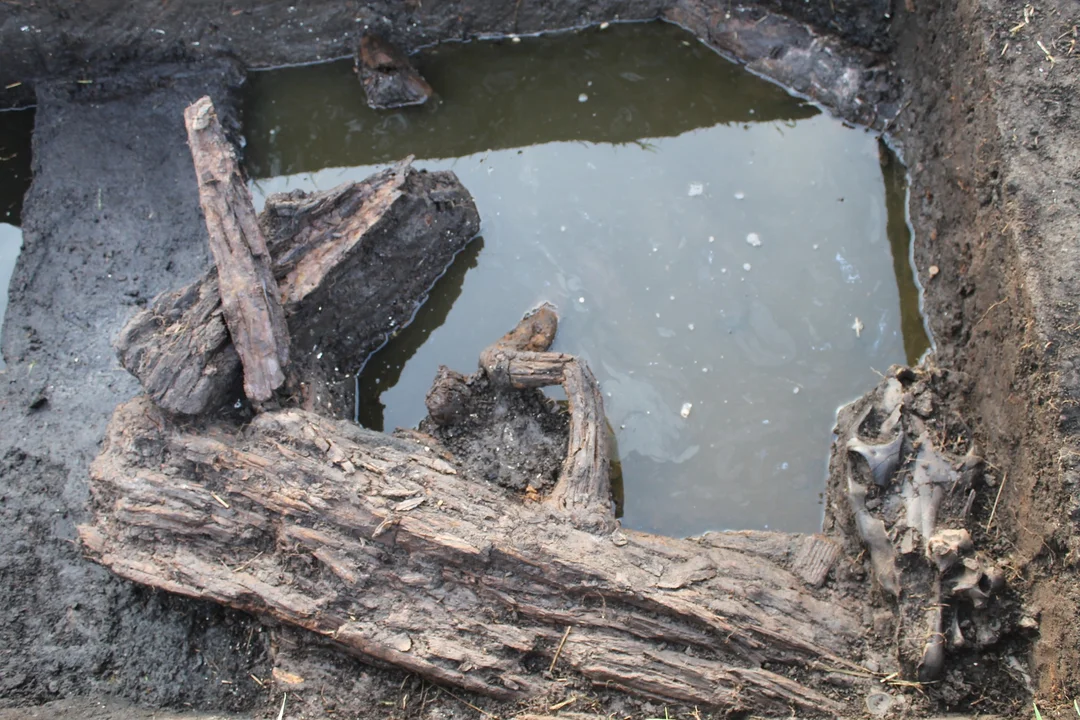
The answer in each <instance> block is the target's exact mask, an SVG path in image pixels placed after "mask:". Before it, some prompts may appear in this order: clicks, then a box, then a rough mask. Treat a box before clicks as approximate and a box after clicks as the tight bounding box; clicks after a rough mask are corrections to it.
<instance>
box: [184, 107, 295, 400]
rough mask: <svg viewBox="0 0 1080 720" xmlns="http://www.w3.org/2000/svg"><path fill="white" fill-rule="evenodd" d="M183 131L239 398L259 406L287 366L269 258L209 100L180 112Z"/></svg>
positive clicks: (280, 381)
mask: <svg viewBox="0 0 1080 720" xmlns="http://www.w3.org/2000/svg"><path fill="white" fill-rule="evenodd" d="M184 124H185V126H186V127H187V134H188V145H190V147H191V157H192V160H193V161H194V163H195V175H196V178H197V179H198V182H199V204H200V205H201V206H202V210H203V216H204V217H205V219H206V229H207V232H208V234H209V238H210V252H211V253H212V254H213V256H214V262H215V263H216V265H217V268H216V269H217V278H218V292H219V295H220V296H221V309H222V316H223V318H224V320H225V324H226V326H227V327H228V328H229V335H230V336H231V338H232V343H233V347H234V348H236V352H237V354H238V355H239V356H240V362H241V364H242V365H243V368H244V392H245V394H246V395H247V396H248V398H250V399H251V400H252V401H253V402H256V403H261V402H265V401H267V400H269V399H270V398H271V397H273V395H274V391H275V390H277V389H278V388H279V387H281V386H282V384H283V383H284V382H285V368H286V366H287V365H288V364H289V328H288V326H287V325H286V323H285V312H284V310H283V309H282V307H281V298H280V297H279V292H278V286H277V282H276V281H275V280H274V275H273V271H272V269H271V259H270V252H269V250H267V247H266V239H265V238H264V237H263V234H262V231H261V230H260V229H259V223H258V219H257V217H256V215H255V206H254V205H253V204H252V202H251V193H250V192H248V189H247V185H246V184H245V183H244V179H243V177H242V176H241V174H240V168H239V166H238V164H237V161H236V154H235V153H234V152H233V148H232V145H231V144H230V143H229V142H228V141H227V140H226V139H225V132H224V131H223V130H222V128H221V123H220V122H218V118H217V114H216V113H215V111H214V104H213V102H212V101H211V100H210V98H209V97H203V98H201V99H199V100H198V101H196V102H195V103H193V104H191V105H190V106H188V108H187V109H186V110H185V111H184Z"/></svg>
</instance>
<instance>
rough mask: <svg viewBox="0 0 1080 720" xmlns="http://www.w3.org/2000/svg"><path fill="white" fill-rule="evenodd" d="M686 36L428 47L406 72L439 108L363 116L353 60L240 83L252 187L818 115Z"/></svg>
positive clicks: (641, 31)
mask: <svg viewBox="0 0 1080 720" xmlns="http://www.w3.org/2000/svg"><path fill="white" fill-rule="evenodd" d="M687 37H688V35H687V33H686V32H685V31H683V30H681V29H679V28H676V27H672V26H661V27H657V26H655V25H652V24H650V25H636V26H622V27H619V28H617V29H616V28H612V29H611V30H608V31H600V30H589V31H585V32H582V33H574V34H570V33H567V34H562V35H552V36H545V37H544V38H542V39H534V38H526V39H525V40H524V41H522V42H520V43H512V42H510V41H492V42H474V43H469V44H450V45H444V46H440V47H436V48H432V49H429V50H427V51H424V52H422V53H420V55H419V56H418V57H417V58H416V64H417V66H418V69H419V70H420V72H421V73H423V74H424V76H425V77H426V78H427V79H428V81H429V82H430V83H431V85H432V87H434V88H436V89H437V92H438V93H439V97H438V99H437V100H435V101H434V102H429V103H428V104H426V105H423V106H420V107H414V108H405V109H403V110H399V111H390V112H376V111H374V110H371V109H370V108H368V107H367V105H366V104H365V102H364V96H363V93H362V92H361V90H360V84H359V82H358V81H357V79H356V75H355V74H354V73H353V68H352V62H351V61H339V62H335V63H329V64H326V65H320V66H307V67H297V68H286V69H282V70H274V71H269V72H256V73H252V74H251V75H250V77H249V80H248V85H247V89H246V103H245V106H246V111H245V116H244V121H245V133H246V134H247V135H248V137H249V138H254V139H261V140H262V142H253V143H250V144H249V145H248V147H247V149H246V150H245V164H246V166H247V170H248V173H249V175H250V176H251V177H252V178H264V177H274V176H278V175H293V174H296V173H301V172H306V171H311V170H318V169H321V168H325V167H344V166H355V165H373V164H377V163H385V162H391V161H396V160H398V159H400V158H402V157H404V156H405V155H415V156H416V157H418V158H423V159H433V158H450V157H463V156H466V155H471V154H473V153H477V152H483V151H486V150H497V149H501V148H518V147H526V146H529V145H538V144H542V143H550V142H557V141H563V140H579V141H587V142H604V143H615V144H619V143H629V142H635V141H637V140H639V139H642V138H660V137H672V136H676V135H681V134H683V133H685V132H687V131H690V130H694V129H696V128H701V127H712V126H713V125H716V124H718V123H747V122H767V121H770V120H799V119H804V118H809V117H813V116H814V115H817V114H818V113H819V111H818V110H817V108H815V107H813V106H811V105H807V104H802V103H799V102H793V101H792V98H791V96H790V95H788V94H787V93H785V92H784V91H783V90H782V89H780V88H779V87H777V86H775V85H772V84H770V83H767V82H763V81H762V80H761V79H759V78H757V77H754V76H753V75H751V74H750V73H747V72H746V71H744V70H743V69H742V68H741V67H739V66H738V65H735V64H733V63H729V62H724V61H719V62H718V59H717V57H716V55H715V54H714V53H713V52H712V51H711V50H709V49H708V48H706V47H705V46H703V45H701V44H700V43H698V42H696V41H690V40H687V39H686V38H687ZM611 68H619V69H620V70H619V72H618V73H617V74H614V73H611V72H610V69H611ZM718 87H722V88H724V93H722V94H718V93H716V92H715V89H716V88H718ZM283 88H287V90H283ZM582 98H584V100H583V101H582ZM688 98H692V100H690V101H689V102H688V101H687V99H688Z"/></svg>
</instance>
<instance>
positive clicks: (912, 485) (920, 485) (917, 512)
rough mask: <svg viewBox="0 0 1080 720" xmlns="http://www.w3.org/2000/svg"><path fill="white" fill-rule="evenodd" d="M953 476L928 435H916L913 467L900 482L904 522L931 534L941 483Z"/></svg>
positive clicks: (951, 470) (940, 493)
mask: <svg viewBox="0 0 1080 720" xmlns="http://www.w3.org/2000/svg"><path fill="white" fill-rule="evenodd" d="M956 478H957V474H956V471H955V470H953V469H952V466H951V465H950V464H949V462H948V460H946V459H945V457H943V456H942V455H941V454H940V453H938V452H937V451H936V450H935V449H934V443H933V442H932V441H931V440H930V435H929V434H928V433H927V432H925V431H924V432H923V433H922V434H921V435H920V436H919V454H918V456H917V457H916V458H915V469H914V471H913V472H912V473H911V478H910V479H909V480H907V481H906V482H905V483H904V486H903V488H902V489H901V493H902V494H903V496H904V503H905V504H906V505H907V524H908V526H909V527H913V528H915V529H916V530H918V531H919V532H920V533H922V536H923V538H929V537H930V536H931V535H933V534H934V525H935V524H936V522H937V511H938V507H939V506H940V505H941V498H942V496H943V495H944V492H945V489H944V486H945V485H952V484H953V483H954V482H955V481H956Z"/></svg>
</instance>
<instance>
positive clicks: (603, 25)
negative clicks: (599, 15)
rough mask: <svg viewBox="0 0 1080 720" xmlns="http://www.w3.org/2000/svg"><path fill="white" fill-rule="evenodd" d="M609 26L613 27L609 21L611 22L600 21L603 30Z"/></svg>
mask: <svg viewBox="0 0 1080 720" xmlns="http://www.w3.org/2000/svg"><path fill="white" fill-rule="evenodd" d="M609 27H611V23H609V22H602V23H600V29H601V30H607V29H608V28H609Z"/></svg>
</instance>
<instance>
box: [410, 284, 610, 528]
mask: <svg viewBox="0 0 1080 720" xmlns="http://www.w3.org/2000/svg"><path fill="white" fill-rule="evenodd" d="M557 328H558V316H557V315H556V314H555V309H554V308H553V307H551V306H550V305H546V304H545V305H543V306H541V307H539V308H537V309H536V310H534V311H533V312H531V313H530V314H528V315H526V316H525V317H524V318H523V319H522V320H521V322H520V323H518V325H517V326H516V327H515V328H514V329H513V330H511V331H510V332H508V333H507V334H506V335H503V336H502V337H501V338H499V339H498V340H497V341H496V342H494V343H493V344H491V345H490V346H488V347H487V348H485V349H484V351H483V352H481V353H480V369H481V371H483V372H484V373H485V374H486V375H487V376H488V379H489V380H490V381H491V382H492V383H493V384H494V385H496V386H501V387H504V388H517V389H526V388H539V387H546V386H548V385H562V387H563V390H564V391H565V392H566V399H567V401H568V405H569V411H570V437H569V440H568V443H567V452H566V461H565V462H564V463H563V467H562V471H561V472H560V473H559V480H558V482H557V483H556V484H555V488H554V489H553V490H552V492H551V494H550V495H549V497H548V499H547V502H549V503H551V504H552V505H553V506H554V507H556V508H558V510H559V511H561V512H562V513H565V514H566V515H567V516H568V517H569V518H570V520H571V522H573V523H574V524H575V525H577V526H578V527H580V528H582V529H585V530H592V531H596V532H610V531H611V530H612V529H613V528H614V527H615V510H614V506H613V505H612V502H611V473H610V469H611V468H610V465H611V458H610V457H608V443H607V438H606V437H605V435H604V433H605V426H604V422H605V420H604V402H603V398H602V397H601V395H600V385H599V384H598V383H597V382H596V378H595V377H594V376H593V374H592V371H591V370H590V369H589V367H588V366H587V365H586V364H585V363H583V362H581V361H580V360H578V359H577V358H576V357H574V356H572V355H566V354H564V353H553V352H547V349H548V348H549V347H551V343H552V342H553V341H554V340H555V333H556V331H557ZM429 409H430V403H429Z"/></svg>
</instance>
